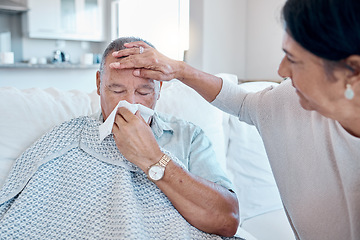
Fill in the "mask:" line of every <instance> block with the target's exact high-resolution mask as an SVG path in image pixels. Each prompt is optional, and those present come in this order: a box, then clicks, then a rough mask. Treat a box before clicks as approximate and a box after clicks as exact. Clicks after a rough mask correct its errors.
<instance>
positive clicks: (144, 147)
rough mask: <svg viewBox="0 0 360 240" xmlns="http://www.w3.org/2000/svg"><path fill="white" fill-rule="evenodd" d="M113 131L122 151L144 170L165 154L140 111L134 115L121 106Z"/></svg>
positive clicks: (128, 158)
mask: <svg viewBox="0 0 360 240" xmlns="http://www.w3.org/2000/svg"><path fill="white" fill-rule="evenodd" d="M113 133H114V139H115V142H116V145H117V147H118V149H119V150H120V152H121V153H122V154H123V155H124V157H125V158H126V159H127V160H129V161H130V162H132V163H134V164H135V165H137V166H138V167H139V168H141V169H142V170H143V171H144V172H146V171H147V168H148V167H149V166H150V165H152V164H154V163H156V162H157V161H159V159H160V158H161V156H162V155H163V153H162V152H161V150H160V147H159V145H158V144H157V142H156V140H155V137H154V135H153V133H152V131H151V128H150V127H149V125H148V124H147V123H146V122H145V121H144V119H143V118H142V117H141V115H140V112H139V111H137V112H136V113H135V115H134V114H132V113H131V112H130V111H129V110H128V109H126V108H123V107H121V108H119V109H118V111H117V114H116V117H115V122H114V126H113Z"/></svg>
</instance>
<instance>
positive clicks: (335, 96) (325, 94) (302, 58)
mask: <svg viewBox="0 0 360 240" xmlns="http://www.w3.org/2000/svg"><path fill="white" fill-rule="evenodd" d="M283 50H284V52H285V56H284V58H283V59H282V61H281V63H280V66H279V71H278V73H279V75H280V76H281V77H284V78H285V77H289V78H291V79H292V84H293V86H294V87H295V89H296V93H297V95H298V96H299V101H300V104H301V106H302V107H303V108H304V109H306V110H310V111H312V110H315V111H317V112H319V113H320V114H322V115H324V116H326V117H330V118H333V119H336V118H337V116H339V114H340V112H341V105H343V104H345V101H346V99H345V98H344V91H345V86H346V83H345V80H346V79H345V72H344V70H340V69H337V70H334V71H333V72H332V73H327V72H326V71H325V66H324V61H323V60H322V59H321V58H319V57H317V56H315V55H314V54H312V53H310V52H309V51H307V50H305V49H304V48H303V47H301V46H300V45H299V44H298V43H297V42H296V41H295V40H294V39H293V38H292V37H291V36H290V35H288V34H285V36H284V40H283ZM339 111H340V112H339Z"/></svg>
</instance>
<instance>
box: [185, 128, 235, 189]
mask: <svg viewBox="0 0 360 240" xmlns="http://www.w3.org/2000/svg"><path fill="white" fill-rule="evenodd" d="M188 166H189V171H190V172H191V173H192V174H194V175H196V176H199V177H202V178H204V179H207V180H209V181H211V182H214V183H217V184H219V185H221V186H223V187H225V188H227V189H230V190H233V189H234V187H233V185H232V183H231V181H230V180H229V179H228V177H227V176H226V174H225V172H224V171H223V169H222V168H221V166H220V164H219V162H218V161H217V160H216V154H215V152H214V150H213V148H212V144H211V142H210V140H209V139H208V138H207V137H206V135H205V133H204V131H203V130H202V129H201V128H199V127H197V128H196V130H195V132H194V135H193V139H192V144H191V148H190V156H189V165H188Z"/></svg>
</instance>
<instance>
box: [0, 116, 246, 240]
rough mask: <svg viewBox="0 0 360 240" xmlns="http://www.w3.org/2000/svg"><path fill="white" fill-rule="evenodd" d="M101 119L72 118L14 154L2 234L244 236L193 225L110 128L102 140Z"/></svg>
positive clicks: (2, 201)
mask: <svg viewBox="0 0 360 240" xmlns="http://www.w3.org/2000/svg"><path fill="white" fill-rule="evenodd" d="M99 125H100V123H99V122H98V121H95V120H93V119H91V118H89V117H80V118H76V119H73V120H71V121H69V122H66V123H64V124H62V125H60V126H58V127H56V128H54V129H53V130H52V131H50V132H49V133H47V134H46V135H44V137H42V138H41V139H39V140H38V141H37V142H36V143H35V144H34V145H33V146H32V147H30V148H29V149H28V150H26V151H25V152H24V153H23V154H22V155H21V156H20V157H19V158H18V159H17V161H16V162H15V165H14V166H13V168H12V170H11V172H10V175H9V177H8V179H7V180H6V182H5V183H4V185H3V187H2V189H1V190H0V239H240V238H236V237H233V238H223V237H219V236H217V235H213V234H208V233H205V232H202V231H200V230H198V229H196V228H195V227H193V226H192V225H190V224H189V223H188V222H187V221H186V220H185V219H184V218H183V217H182V216H181V215H180V214H179V212H178V211H177V210H176V209H175V208H174V206H173V205H172V204H171V202H170V201H169V200H168V198H167V197H166V196H165V195H164V194H163V193H162V191H161V190H160V189H159V188H158V187H157V186H156V185H155V184H154V183H153V182H151V181H149V180H148V178H147V176H146V174H145V173H144V172H142V171H141V170H140V169H139V168H138V167H137V166H136V165H134V164H132V163H130V162H129V161H127V160H126V159H125V158H124V157H123V156H122V155H121V153H120V152H119V151H118V149H117V147H116V144H115V142H114V139H113V137H112V136H111V135H110V136H108V137H106V138H105V139H104V141H102V142H101V143H99V141H98V139H99V132H98V129H99ZM169 154H170V153H169ZM172 158H173V159H174V160H175V161H177V162H179V161H178V160H176V158H175V157H174V156H172Z"/></svg>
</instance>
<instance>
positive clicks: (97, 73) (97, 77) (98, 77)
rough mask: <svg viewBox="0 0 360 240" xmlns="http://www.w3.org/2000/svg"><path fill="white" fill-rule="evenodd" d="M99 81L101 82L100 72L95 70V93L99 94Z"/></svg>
mask: <svg viewBox="0 0 360 240" xmlns="http://www.w3.org/2000/svg"><path fill="white" fill-rule="evenodd" d="M100 83H101V79H100V72H99V71H97V72H96V88H97V94H98V95H99V96H100Z"/></svg>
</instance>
